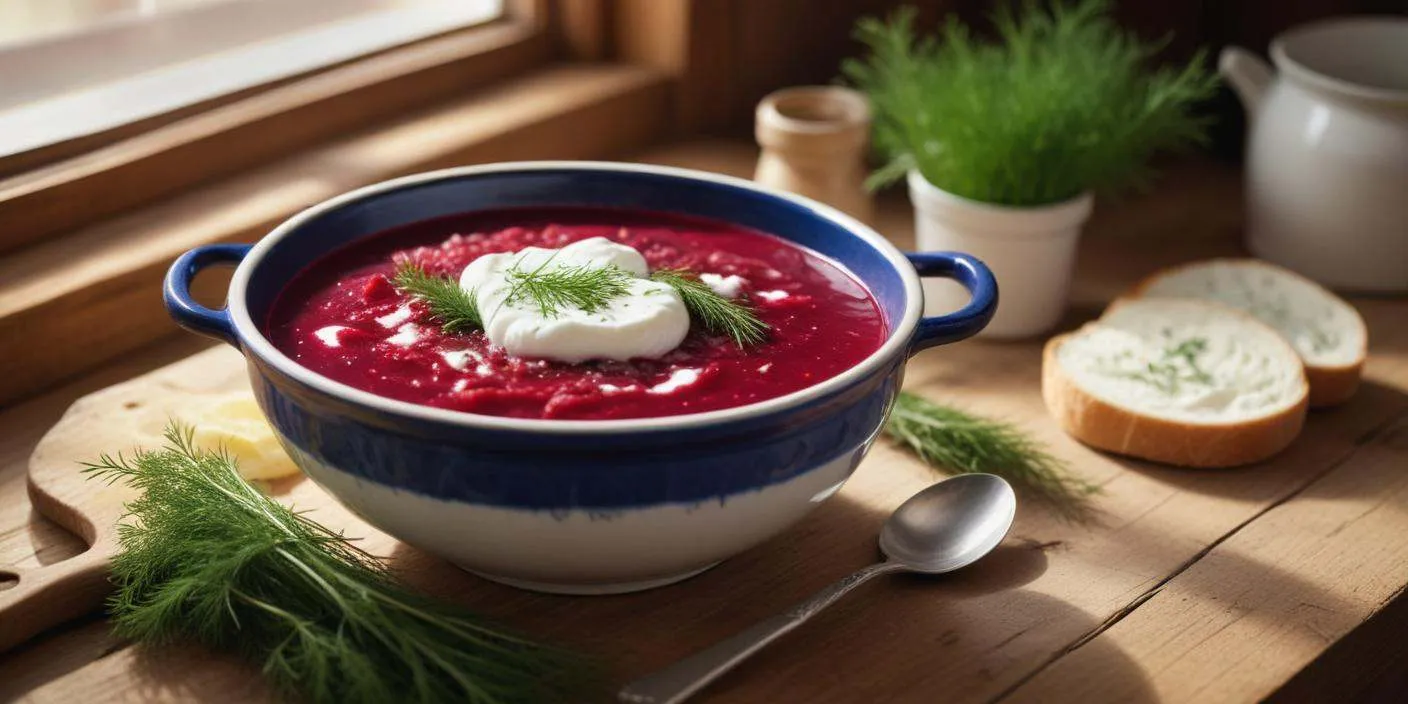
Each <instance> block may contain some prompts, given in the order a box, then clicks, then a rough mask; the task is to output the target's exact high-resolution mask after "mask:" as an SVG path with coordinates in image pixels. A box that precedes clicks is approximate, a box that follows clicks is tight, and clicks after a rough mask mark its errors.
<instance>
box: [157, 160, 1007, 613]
mask: <svg viewBox="0 0 1408 704" xmlns="http://www.w3.org/2000/svg"><path fill="white" fill-rule="evenodd" d="M533 206H605V207H615V208H634V209H643V210H653V211H665V212H675V213H682V214H688V215H695V216H702V217H707V218H714V219H718V220H725V221H729V222H733V223H736V224H738V225H742V226H744V227H749V228H753V229H756V230H761V231H764V232H769V233H772V234H774V235H777V236H780V237H783V238H785V239H788V240H790V241H792V242H795V243H797V244H800V245H803V246H805V247H808V248H810V249H812V250H814V251H816V252H819V253H821V254H822V255H824V256H827V257H829V258H831V259H832V260H834V261H836V262H838V263H840V264H841V265H843V266H844V267H845V268H846V269H847V270H849V271H850V272H851V273H852V274H853V275H854V276H855V277H856V278H858V279H859V280H861V281H863V282H864V283H865V285H866V286H867V287H868V288H869V289H870V291H871V293H872V294H873V295H874V296H875V299H876V301H877V302H878V303H879V306H880V308H881V311H882V313H883V315H884V317H885V319H886V322H887V324H888V327H889V330H890V334H889V337H888V338H887V340H886V341H885V343H884V344H883V346H882V347H880V349H879V350H877V351H876V352H875V353H873V354H872V355H870V356H869V357H867V358H866V359H865V360H864V361H862V362H861V363H860V364H857V365H856V366H855V367H854V368H852V369H850V370H848V371H846V372H845V373H843V374H841V375H839V376H836V377H834V378H831V379H828V380H826V381H823V382H822V383H820V384H817V385H815V386H812V387H810V388H807V389H804V390H802V391H799V392H796V393H792V394H789V395H787V396H783V397H780V398H776V399H772V400H769V401H764V402H761V403H755V404H752V405H748V406H742V407H739V408H733V409H727V410H721V411H712V412H708V413H697V414H693V415H683V416H673V417H666V418H658V419H636V420H609V421H589V420H584V421H564V420H520V419H512V418H498V417H490V416H480V415H472V414H468V413H461V412H457V411H450V410H443V409H437V408H431V407H427V406H419V405H415V404H411V403H406V402H403V401H396V400H392V399H389V398H384V397H381V396H376V395H373V394H370V393H368V392H365V391H361V390H358V389H355V388H352V387H350V386H347V385H345V384H341V383H338V382H335V381H333V380H331V379H328V378H326V377H323V376H321V375H319V374H316V373H314V372H312V371H309V370H308V369H305V368H303V367H301V366H299V365H298V364H297V363H296V362H294V361H293V360H292V359H290V358H289V357H287V356H285V355H284V354H283V353H282V352H280V351H279V350H277V349H275V348H274V346H273V345H272V344H271V343H270V342H269V340H268V339H267V338H266V337H265V336H264V334H263V333H262V332H261V324H260V322H256V321H261V322H262V321H263V320H264V319H265V318H266V316H267V315H268V312H269V308H270V306H271V304H272V303H273V301H274V297H275V296H276V295H277V294H278V293H279V291H280V289H281V288H282V287H283V286H284V284H285V282H287V281H289V280H290V279H291V278H292V277H293V275H294V274H295V273H296V272H298V271H299V270H301V269H303V268H304V267H305V266H307V265H309V264H310V263H311V262H313V261H314V260H315V259H317V258H318V257H320V256H321V255H323V254H325V253H327V252H328V251H330V250H332V249H334V248H337V247H339V246H341V245H343V244H346V243H348V242H350V241H353V240H356V239H358V238H361V237H366V236H368V235H371V234H373V233H376V232H380V231H383V230H386V229H388V228H392V227H396V226H398V225H404V224H407V223H412V222H416V221H420V220H426V219H429V218H436V217H441V216H447V215H453V214H456V213H465V212H472V211H475V210H481V209H489V208H503V207H533ZM217 264H238V267H237V269H236V270H235V273H234V278H233V280H232V282H231V284H230V289H229V295H228V298H227V307H226V308H224V309H220V310H215V309H210V308H206V307H203V306H201V305H200V304H198V303H196V302H195V301H194V300H193V299H192V297H191V295H190V284H191V280H192V279H193V278H194V277H195V276H196V274H197V273H198V272H200V270H202V269H204V268H206V267H208V266H211V265H217ZM920 276H941V277H946V278H951V279H954V280H957V281H958V282H960V283H961V284H962V285H963V286H964V287H966V288H967V289H968V290H970V291H971V292H972V294H973V296H972V300H971V301H970V302H969V303H968V305H967V306H966V307H964V308H963V309H962V310H960V311H958V312H955V313H952V314H950V315H944V316H937V317H927V318H925V317H921V312H922V308H923V298H922V296H923V294H922V293H921V290H920ZM164 293H165V300H166V306H167V308H168V310H169V311H170V313H171V315H172V317H174V318H175V319H176V322H178V323H179V324H181V325H182V326H183V327H186V328H188V329H190V330H193V331H195V332H198V333H202V334H206V335H211V336H214V337H216V338H219V339H222V340H224V341H226V342H229V343H230V344H232V345H235V346H236V347H238V348H239V349H240V350H241V351H242V352H243V353H244V355H245V358H246V360H247V361H248V366H249V378H250V381H251V383H252V386H253V389H254V394H255V396H256V397H257V399H258V402H259V406H260V408H262V409H263V411H264V414H265V415H266V416H267V417H268V419H269V422H270V423H271V424H272V425H273V427H274V429H275V431H276V432H277V434H278V436H279V438H280V440H281V441H282V443H283V445H284V448H285V449H287V451H288V453H289V454H290V455H291V456H292V457H293V459H294V460H295V461H296V462H297V463H298V465H299V466H300V467H301V468H302V469H303V471H304V472H306V473H307V475H308V476H309V477H310V478H311V479H312V480H313V481H315V482H317V483H318V484H320V485H322V487H323V488H325V489H326V490H327V491H328V492H329V493H330V494H332V495H333V496H334V497H336V498H337V499H338V500H339V501H341V502H342V503H343V504H345V505H346V506H347V507H349V508H350V509H351V510H353V511H354V512H356V513H357V514H358V515H359V516H361V517H362V518H364V519H366V520H367V522H369V523H371V524H372V525H374V526H376V527H377V528H380V529H381V530H383V531H385V532H387V533H388V534H390V535H392V536H395V537H396V538H398V539H400V540H402V541H405V542H406V543H409V544H411V545H414V546H417V547H419V548H422V549H424V550H427V551H429V552H432V553H434V554H436V555H439V556H441V557H443V558H445V559H447V560H449V561H451V562H453V563H455V564H457V565H459V566H461V567H463V568H464V569H466V570H470V571H472V572H475V573H477V574H480V575H483V576H485V577H487V578H489V579H493V580H496V581H500V582H504V583H508V584H512V585H516V586H521V587H525V588H529V589H535V590H541V591H550V592H562V593H612V592H623V591H632V590H637V589H645V588H649V587H653V586H658V585H662V584H668V583H670V582H673V581H676V580H679V579H683V578H685V577H688V576H690V575H693V574H695V573H698V572H700V571H702V570H705V569H707V568H709V567H710V566H712V565H714V564H716V563H718V562H719V561H721V560H724V559H726V558H728V557H730V556H732V555H736V554H738V553H739V552H742V551H744V550H746V549H748V548H750V547H752V546H754V545H756V544H758V543H760V542H762V541H764V540H766V539H768V538H769V537H771V536H774V535H776V534H778V533H780V532H781V531H782V530H784V529H785V528H787V527H788V526H789V525H791V524H792V523H794V522H796V521H797V520H798V519H800V518H801V517H802V516H804V515H806V514H807V512H809V511H811V510H812V509H813V508H815V507H816V506H817V505H818V504H819V503H821V502H822V501H823V500H825V499H826V498H827V497H829V496H831V495H832V494H834V493H835V492H836V491H837V490H838V489H840V488H841V485H842V483H844V482H845V481H846V479H847V478H848V477H849V476H850V475H851V473H852V472H853V471H854V470H855V468H856V465H857V464H859V463H860V460H861V458H862V457H863V456H864V455H865V452H866V450H867V449H869V447H870V445H871V443H872V442H873V441H874V440H875V438H876V436H877V435H878V434H879V433H880V430H881V427H882V425H883V423H884V421H885V418H886V415H887V414H888V413H889V410H890V407H891V405H892V404H893V402H894V399H895V395H896V394H897V393H898V391H899V386H900V379H901V376H902V374H903V372H904V366H905V361H906V360H907V359H908V358H909V357H910V356H912V355H913V354H915V353H916V352H919V351H920V350H923V349H925V348H928V347H933V346H935V345H941V344H944V343H948V342H953V341H955V340H960V339H963V338H965V337H968V336H970V335H972V334H974V333H976V332H978V331H979V330H981V329H982V328H983V326H984V325H986V324H987V322H988V320H989V319H991V317H992V315H993V311H994V309H995V308H996V306H997V285H996V283H995V282H994V280H993V277H992V274H991V273H990V272H989V271H988V269H987V268H986V267H985V266H983V264H982V263H981V262H979V261H977V260H976V259H974V258H972V257H970V256H967V255H963V254H958V253H925V254H908V255H906V254H902V253H901V252H899V251H898V250H897V249H895V248H894V247H893V246H892V245H891V244H890V243H889V242H887V241H886V240H885V239H884V238H883V237H881V236H880V235H879V234H877V233H876V232H875V231H873V230H871V229H870V228H868V227H866V226H865V225H863V224H861V223H860V222H858V221H856V220H854V219H852V218H850V217H848V216H846V215H844V214H842V213H840V212H839V211H837V210H834V209H832V208H829V207H826V206H824V205H821V204H819V203H816V202H814V201H811V200H808V199H805V198H801V197H797V196H792V195H788V194H784V193H780V192H776V191H771V190H768V189H766V188H761V187H759V186H757V185H754V184H753V183H751V182H748V181H743V180H739V179H734V178H728V177H724V176H718V175H714V174H708V173H703V172H697V171H690V170H684V169H674V168H664V167H654V166H638V165H630V164H615V163H592V162H530V163H510V164H493V165H486V166H472V167H466V168H457V169H449V170H445V171H437V172H434V173H427V174H421V175H416V176H409V177H406V178H401V179H397V180H394V181H388V182H386V183H381V184H378V185H374V186H369V187H366V188H363V189H360V190H357V191H353V192H351V193H348V194H346V195H343V196H340V197H338V198H334V199H332V200H329V201H327V202H325V203H322V204H320V205H317V206H314V207H312V208H309V209H308V210H305V211H303V212H302V213H299V214H298V215H296V216H294V217H292V218H290V219H289V220H288V221H287V222H285V223H283V224H282V225H280V226H279V227H278V228H276V229H275V230H274V231H273V232H271V233H269V235H268V236H266V237H264V238H263V239H261V240H260V241H259V242H258V243H257V244H255V245H253V246H250V245H236V244H222V245H209V246H205V247H198V248H196V249H193V250H191V251H189V252H187V253H185V254H184V255H182V256H181V257H180V258H179V259H177V260H176V262H175V263H174V264H173V265H172V267H171V270H170V272H169V273H168V275H167V278H166V284H165V291H164Z"/></svg>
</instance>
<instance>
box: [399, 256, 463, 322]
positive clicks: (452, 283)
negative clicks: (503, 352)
mask: <svg viewBox="0 0 1408 704" xmlns="http://www.w3.org/2000/svg"><path fill="white" fill-rule="evenodd" d="M394 283H395V284H396V287H397V288H399V289H401V290H402V291H404V292H406V293H408V294H410V295H411V296H412V297H413V298H415V299H416V300H418V301H420V302H421V303H424V304H425V305H426V307H428V308H429V309H430V314H431V315H432V316H434V317H435V319H436V320H438V321H440V327H441V329H443V330H444V331H445V332H449V333H454V332H466V331H469V330H481V329H483V328H484V319H483V318H482V317H480V315H479V304H478V303H476V302H475V300H474V294H473V293H472V292H470V291H466V290H464V288H463V287H461V286H460V282H458V281H456V280H454V279H452V278H450V277H448V276H435V275H434V274H431V273H429V272H427V271H426V270H425V269H422V268H421V267H420V266H419V265H417V264H416V263H415V262H412V261H409V260H408V261H403V262H401V264H400V265H398V266H397V267H396V278H395V282H394Z"/></svg>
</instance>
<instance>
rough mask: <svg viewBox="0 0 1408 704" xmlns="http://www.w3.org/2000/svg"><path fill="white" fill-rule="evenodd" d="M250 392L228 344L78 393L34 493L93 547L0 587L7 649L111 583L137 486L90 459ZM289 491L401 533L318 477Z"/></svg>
mask: <svg viewBox="0 0 1408 704" xmlns="http://www.w3.org/2000/svg"><path fill="white" fill-rule="evenodd" d="M240 392H244V393H248V392H249V381H248V377H247V376H246V375H245V366H244V361H243V358H242V357H240V355H239V353H238V352H236V351H235V350H234V349H233V348H229V347H223V346H222V347H218V348H214V349H211V350H208V351H206V352H202V353H200V354H197V355H194V356H192V357H190V358H187V359H185V360H183V361H181V362H178V363H176V364H173V365H170V366H168V367H165V368H163V369H159V370H157V371H155V372H152V373H150V374H147V375H145V376H141V377H137V378H135V379H132V380H131V381H128V382H125V383H122V384H119V385H117V386H113V387H110V388H107V389H104V390H102V391H99V392H97V393H94V394H92V395H89V396H86V397H84V398H82V399H80V400H79V401H78V402H76V403H74V405H73V406H72V407H70V408H69V409H68V412H67V413H65V414H64V416H63V418H62V419H61V420H60V421H59V422H58V424H57V425H55V426H54V428H53V429H52V430H50V431H49V433H48V434H46V435H45V436H44V439H43V440H42V441H40V443H39V445H38V447H36V448H35V450H34V454H33V455H31V457H30V467H29V495H30V500H31V501H32V502H33V504H34V508H35V509H37V510H38V511H39V512H40V513H42V514H44V515H45V516H46V517H48V518H50V519H51V520H53V521H55V522H57V523H58V524H59V525H61V526H63V527H64V528H67V529H68V530H70V531H72V532H73V533H75V534H77V535H78V536H79V537H81V538H82V539H83V541H84V542H85V543H87V544H88V545H89V548H88V550H87V551H85V552H83V553H81V554H79V555H77V556H75V557H73V558H71V559H68V560H64V561H61V562H57V563H54V564H50V565H45V566H43V567H40V568H39V569H35V570H31V571H28V572H25V573H22V574H20V575H19V581H18V584H17V585H16V586H15V587H14V588H13V589H10V590H8V591H6V592H4V593H2V594H0V651H3V650H5V649H7V648H9V647H12V646H14V645H16V644H18V643H20V642H22V641H24V640H25V639H27V638H30V637H32V636H34V635H35V634H37V633H39V632H41V631H43V630H45V629H47V628H50V627H52V626H55V625H58V624H60V623H63V622H65V621H68V620H71V619H74V618H78V617H80V616H83V615H85V614H89V613H92V612H93V611H95V610H97V609H98V608H100V607H101V605H102V600H103V598H104V597H105V596H106V595H107V594H108V593H109V592H110V591H111V586H110V585H109V584H108V581H107V576H108V565H109V562H110V560H111V557H112V555H113V554H114V552H115V550H116V549H117V523H118V521H119V519H120V518H121V516H122V513H123V504H124V503H125V502H126V501H128V500H130V499H131V498H132V497H133V491H132V490H131V489H129V488H127V487H126V486H124V485H122V484H120V483H119V484H108V483H107V482H104V481H99V480H90V479H89V478H88V476H87V475H85V474H83V472H82V466H81V464H80V463H81V462H82V461H92V460H96V459H97V458H98V457H99V455H101V454H103V453H117V452H120V451H121V452H126V451H130V450H131V449H132V448H134V447H158V446H160V445H161V444H162V443H163V440H162V437H161V434H162V430H163V429H164V428H165V426H166V423H167V420H168V419H171V418H176V419H179V418H181V417H182V414H183V411H187V410H192V409H193V407H194V406H195V404H199V403H202V402H206V400H207V399H211V398H219V397H225V396H228V395H229V394H232V393H240ZM271 490H272V491H274V492H275V493H276V494H277V495H278V496H279V497H280V499H281V500H283V501H285V502H287V503H291V504H297V505H299V506H303V507H316V508H318V509H319V516H320V517H321V518H320V520H322V521H323V522H325V523H327V524H328V525H329V526H330V527H333V528H341V529H346V530H347V531H348V535H350V536H356V537H358V538H362V539H364V541H365V543H366V544H367V545H368V547H369V548H370V549H372V550H374V551H375V550H385V549H386V548H388V547H390V546H391V544H392V543H393V541H392V540H391V539H390V538H388V537H387V536H385V535H384V534H382V533H379V532H377V531H376V530H374V529H372V528H371V527H370V526H367V525H366V524H364V523H362V522H361V521H359V520H357V519H356V518H355V517H353V516H352V515H351V514H350V513H348V512H346V511H344V510H342V509H341V507H340V506H339V505H338V504H337V503H336V502H335V501H333V500H332V499H331V498H330V497H328V496H327V494H325V493H324V492H323V491H322V490H321V489H319V488H318V487H317V486H315V485H314V484H313V483H312V482H308V481H303V480H301V479H295V480H290V481H283V482H279V483H276V484H274V485H273V486H272V487H271Z"/></svg>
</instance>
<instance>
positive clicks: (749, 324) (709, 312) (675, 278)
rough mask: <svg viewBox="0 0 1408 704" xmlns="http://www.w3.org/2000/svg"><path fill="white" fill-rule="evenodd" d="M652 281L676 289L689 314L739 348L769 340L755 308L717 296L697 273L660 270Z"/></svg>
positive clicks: (765, 324)
mask: <svg viewBox="0 0 1408 704" xmlns="http://www.w3.org/2000/svg"><path fill="white" fill-rule="evenodd" d="M650 278H651V280H653V281H658V282H660V283H662V284H665V285H667V286H669V287H671V288H673V289H675V292H676V293H678V294H679V295H680V299H681V300H683V301H684V305H685V308H687V309H689V314H690V315H691V316H692V317H694V318H695V319H696V320H698V321H699V322H700V323H702V324H703V325H704V328H705V329H706V330H708V331H709V332H712V333H714V334H716V335H726V336H728V337H729V338H731V339H732V340H733V341H734V344H737V345H738V346H739V347H747V346H749V345H757V344H760V343H762V342H763V341H764V340H766V339H767V337H768V331H769V330H770V329H771V328H770V327H768V324H767V323H765V322H763V321H762V320H761V319H759V318H758V315H757V313H755V312H753V309H752V308H749V307H748V306H745V305H743V304H742V303H739V302H737V301H734V300H731V299H728V298H724V297H723V296H720V295H719V294H717V293H715V292H714V289H711V288H709V286H708V284H705V283H704V282H703V281H700V280H699V276H698V275H697V274H695V273H693V272H690V271H685V270H683V269H660V270H658V271H656V272H654V273H652V274H651V275H650Z"/></svg>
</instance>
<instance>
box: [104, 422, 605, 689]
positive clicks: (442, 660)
mask: <svg viewBox="0 0 1408 704" xmlns="http://www.w3.org/2000/svg"><path fill="white" fill-rule="evenodd" d="M193 437H194V436H193V431H192V429H191V428H189V427H182V426H180V425H176V424H173V425H171V426H170V427H168V429H167V431H166V440H167V443H166V446H165V447H164V448H162V449H159V450H138V451H137V452H136V453H135V454H131V455H127V456H124V455H117V456H115V457H114V456H108V455H104V456H103V457H101V458H100V459H99V460H98V461H97V462H93V463H90V464H87V465H86V470H85V471H86V472H88V473H89V474H91V475H92V476H93V477H95V478H101V479H106V480H107V481H122V482H124V483H126V484H129V485H131V486H132V487H134V488H136V489H139V490H140V491H141V497H140V498H138V499H136V500H134V501H132V502H131V503H129V504H128V505H127V512H126V515H125V517H124V520H123V522H122V523H121V524H120V526H119V533H118V536H119V544H120V547H121V552H119V553H118V555H117V556H116V557H115V558H114V561H113V577H112V578H113V582H114V584H116V585H117V592H116V593H115V594H114V595H113V596H112V597H111V599H110V600H109V603H108V606H109V609H110V611H111V614H112V618H113V627H114V630H115V632H116V633H117V634H118V635H119V636H122V637H125V638H130V639H133V640H135V641H137V642H138V643H142V644H164V643H173V642H179V641H184V640H193V641H197V642H200V643H202V644H204V645H206V646H209V647H212V648H216V649H223V650H228V651H233V652H235V653H238V654H240V655H242V656H244V657H245V658H247V659H249V660H251V661H253V662H257V663H262V665H263V671H264V674H265V676H266V677H268V679H269V680H270V681H271V682H272V683H273V684H274V685H275V686H276V687H277V688H279V689H280V690H282V691H284V692H286V693H290V694H298V695H301V696H302V697H303V698H306V699H308V700H309V701H312V702H319V703H322V702H327V703H333V702H338V703H341V702H366V703H369V704H371V703H376V704H380V703H381V702H392V701H397V702H400V701H407V702H410V701H414V702H441V701H464V702H477V703H483V704H488V703H500V702H537V701H569V700H573V701H575V700H581V699H582V698H584V697H585V696H587V695H585V694H584V691H588V690H584V689H582V687H596V686H598V684H597V683H598V680H597V678H596V677H595V674H594V671H593V670H592V669H591V668H588V667H586V666H585V665H584V664H583V662H582V661H580V660H578V659H577V658H576V657H575V656H572V655H569V654H567V653H565V652H563V651H560V650H556V649H553V648H548V647H543V646H540V645H536V644H534V643H531V642H529V641H527V640H525V639H523V638H522V637H519V636H517V635H513V634H511V633H508V632H506V631H503V630H499V629H497V628H494V627H491V626H489V625H486V624H485V623H483V622H481V621H480V620H479V619H478V618H476V617H474V616H473V615H471V614H470V613H468V612H467V611H465V610H464V609H461V608H458V607H455V606H452V605H449V604H444V603H440V602H436V601H433V600H431V599H429V598H427V597H424V596H421V595H418V594H415V593H412V592H410V591H407V590H406V589H404V588H402V587H400V586H398V585H396V584H395V583H394V582H393V581H392V579H391V577H390V575H389V574H388V572H387V570H386V568H385V566H384V565H383V564H382V563H381V562H380V561H378V560H377V559H375V558H374V557H372V556H371V555H369V554H367V553H366V552H364V551H362V550H361V549H359V548H357V547H356V546H355V545H353V544H352V543H350V542H349V541H348V540H347V539H345V538H344V537H343V536H342V535H341V534H339V533H335V532H333V531H331V530H329V529H327V528H326V527H324V526H322V525H320V524H318V523H316V522H314V521H313V520H311V519H309V518H308V517H307V516H306V515H304V514H302V513H297V512H294V511H292V510H290V509H288V508H286V507H284V506H282V505H281V504H279V503H277V502H275V501H273V500H272V499H270V498H268V497H267V496H265V495H264V494H262V493H260V492H259V491H258V490H256V489H254V488H253V487H252V486H251V485H249V484H248V483H246V482H245V481H244V480H242V479H240V477H239V474H238V473H237V471H236V466H235V461H234V459H233V458H231V457H230V456H229V455H227V454H225V453H223V452H212V451H208V450H203V449H199V448H196V447H195V446H194V443H193V441H192V439H193Z"/></svg>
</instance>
